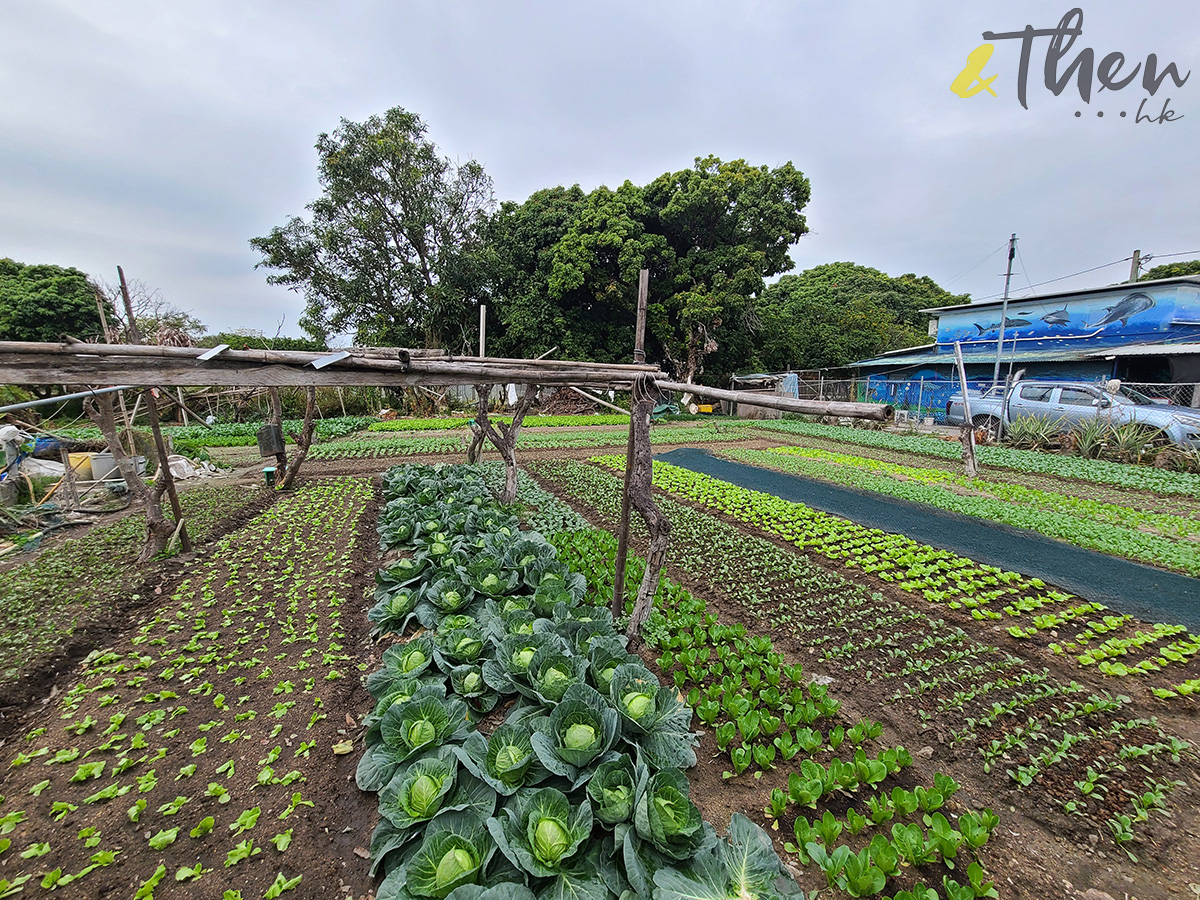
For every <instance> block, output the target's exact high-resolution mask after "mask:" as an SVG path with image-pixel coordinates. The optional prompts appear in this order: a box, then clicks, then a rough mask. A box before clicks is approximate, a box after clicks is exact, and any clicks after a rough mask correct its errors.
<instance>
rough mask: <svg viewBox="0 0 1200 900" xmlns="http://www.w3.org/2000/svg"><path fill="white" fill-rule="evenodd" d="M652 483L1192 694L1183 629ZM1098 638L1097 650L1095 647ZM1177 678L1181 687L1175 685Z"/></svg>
mask: <svg viewBox="0 0 1200 900" xmlns="http://www.w3.org/2000/svg"><path fill="white" fill-rule="evenodd" d="M598 461H599V462H601V463H603V464H604V465H607V466H609V467H614V468H618V467H621V466H623V461H622V460H621V459H620V458H619V457H600V458H599V459H598ZM654 480H655V484H656V485H658V486H660V487H662V488H663V490H666V491H668V492H670V493H673V494H677V495H679V496H681V497H684V498H687V499H689V500H693V501H696V502H700V503H703V504H705V505H707V506H710V507H712V508H714V509H717V510H720V511H721V512H723V513H726V514H727V515H730V516H732V517H734V518H736V519H738V520H740V521H743V522H745V523H747V524H749V525H753V526H755V527H757V528H761V529H763V530H765V531H768V532H770V533H772V534H775V535H777V536H779V537H781V538H783V539H784V540H786V541H788V542H790V543H792V544H794V545H795V546H797V547H799V548H801V549H803V550H806V551H808V552H811V553H815V554H818V555H820V556H822V557H824V558H826V559H829V560H831V561H835V562H838V563H840V564H841V565H842V566H844V567H846V568H853V569H858V570H860V571H862V572H864V573H866V574H869V575H874V576H875V577H877V578H880V579H881V580H883V581H887V582H889V583H892V584H895V585H896V587H898V588H900V589H901V590H905V591H908V592H911V593H914V594H916V595H918V596H921V597H924V598H925V599H926V600H929V601H930V602H933V603H944V604H945V605H946V606H947V607H948V608H950V609H964V610H967V611H969V612H970V615H971V616H972V618H975V619H977V620H1004V621H1011V620H1013V619H1017V620H1018V621H1020V622H1025V623H1026V625H1025V627H1022V626H1021V625H1019V624H1015V625H1013V626H1011V627H1010V628H1009V629H1008V631H1009V633H1010V634H1011V635H1012V636H1013V637H1017V638H1028V637H1032V636H1034V635H1037V634H1039V633H1041V632H1044V631H1049V630H1056V631H1059V632H1062V631H1066V630H1073V635H1074V636H1073V637H1070V638H1067V639H1064V640H1062V641H1058V642H1055V643H1053V644H1051V645H1050V650H1051V652H1054V653H1059V654H1066V653H1072V654H1075V659H1076V662H1077V663H1078V664H1079V665H1080V666H1081V667H1092V666H1094V667H1095V671H1098V672H1100V673H1101V674H1103V675H1106V676H1111V677H1113V678H1119V677H1124V676H1142V677H1149V678H1152V679H1153V680H1154V681H1155V682H1157V683H1156V684H1154V685H1151V687H1152V688H1153V687H1157V688H1158V691H1157V692H1156V696H1159V697H1162V698H1164V699H1166V698H1169V697H1173V696H1176V695H1180V694H1190V693H1191V692H1192V691H1193V690H1194V689H1195V688H1194V685H1193V684H1192V682H1193V681H1194V680H1195V675H1196V672H1197V671H1198V670H1200V659H1198V658H1197V654H1200V637H1197V636H1196V635H1192V634H1189V633H1187V630H1186V629H1185V628H1183V627H1181V626H1178V625H1157V626H1151V627H1149V628H1148V630H1141V629H1138V628H1134V630H1133V633H1132V634H1129V633H1128V632H1129V630H1130V626H1131V624H1132V623H1133V620H1132V618H1131V617H1129V616H1117V615H1113V614H1111V613H1110V612H1109V611H1108V610H1107V609H1106V607H1104V606H1103V605H1102V604H1100V603H1094V602H1088V601H1081V600H1080V598H1078V597H1075V596H1073V595H1071V594H1067V593H1064V592H1062V591H1056V590H1054V589H1053V588H1051V587H1049V586H1048V585H1046V584H1045V583H1044V582H1043V581H1042V580H1041V579H1038V578H1028V577H1026V576H1023V575H1021V574H1019V573H1017V572H1008V571H1004V570H1001V569H998V568H996V567H994V566H988V565H983V564H980V563H977V562H975V561H974V560H971V559H967V558H965V557H962V556H959V555H957V554H955V553H952V552H950V551H948V550H940V549H937V548H935V547H929V546H927V545H924V544H921V543H919V542H918V541H914V540H913V539H912V538H909V537H906V536H905V535H902V534H889V533H887V532H884V531H880V530H878V529H873V528H868V527H866V526H863V525H859V524H857V523H855V522H852V521H849V520H847V519H842V518H839V517H837V516H833V515H830V514H828V513H824V512H821V511H819V510H814V509H811V508H809V507H806V506H803V505H802V504H798V503H792V502H789V501H787V500H782V499H780V498H778V497H774V496H772V495H770V494H763V493H760V492H758V491H752V490H749V489H746V488H741V487H737V486H735V485H731V484H728V483H726V482H723V481H719V480H717V479H714V478H710V477H709V476H707V475H702V474H700V473H697V472H692V471H690V470H688V469H682V468H679V467H677V466H671V465H668V464H666V463H659V462H656V463H655V464H654ZM1110 635H1111V636H1110ZM1097 640H1099V641H1100V643H1099V644H1098V645H1096V646H1093V645H1092V642H1094V641H1097ZM1089 648H1090V649H1089ZM1118 657H1120V659H1118ZM1176 673H1178V674H1176ZM1183 676H1186V677H1183ZM1176 678H1178V679H1179V680H1178V681H1174V679H1176ZM1173 681H1174V683H1172V682H1173ZM1181 686H1182V690H1181V689H1180V687H1181Z"/></svg>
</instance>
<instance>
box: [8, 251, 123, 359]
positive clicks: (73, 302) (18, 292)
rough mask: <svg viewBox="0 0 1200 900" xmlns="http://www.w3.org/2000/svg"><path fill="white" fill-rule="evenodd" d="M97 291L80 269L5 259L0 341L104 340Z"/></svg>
mask: <svg viewBox="0 0 1200 900" xmlns="http://www.w3.org/2000/svg"><path fill="white" fill-rule="evenodd" d="M101 332H102V328H101V325H100V312H99V310H98V309H97V307H96V289H95V287H94V286H93V285H92V283H91V282H90V281H89V280H88V276H87V275H86V274H84V273H83V272H80V271H79V270H78V269H64V268H62V267H61V266H51V265H24V264H22V263H19V262H15V261H14V260H11V259H0V340H4V341H57V340H59V338H60V337H61V336H62V335H64V334H68V335H70V336H71V337H76V338H79V339H80V340H87V339H89V338H97V337H100V336H101Z"/></svg>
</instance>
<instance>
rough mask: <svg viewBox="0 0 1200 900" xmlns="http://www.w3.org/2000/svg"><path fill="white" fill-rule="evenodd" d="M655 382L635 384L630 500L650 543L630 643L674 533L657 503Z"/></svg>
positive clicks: (638, 631) (646, 612) (638, 639)
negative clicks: (652, 436)
mask: <svg viewBox="0 0 1200 900" xmlns="http://www.w3.org/2000/svg"><path fill="white" fill-rule="evenodd" d="M653 389H654V383H653V380H652V379H648V378H639V379H638V381H637V382H635V383H634V387H633V400H634V403H633V410H632V413H631V416H632V420H631V427H632V429H633V477H632V478H631V479H630V486H629V502H630V504H631V505H632V506H633V508H634V509H636V510H637V511H638V514H639V515H640V516H641V517H642V519H644V520H645V522H646V529H647V531H649V532H650V547H649V549H648V550H647V551H646V572H645V574H644V575H643V576H642V583H641V586H640V587H639V588H638V594H637V600H635V601H634V604H633V612H632V613H631V614H630V616H629V628H628V629H627V630H626V632H625V634H626V636H627V637H628V638H629V640H630V643H631V645H634V646H636V645H637V644H639V643H640V642H641V639H642V626H644V625H645V624H646V620H647V619H648V618H650V610H651V608H652V606H653V603H654V594H655V592H656V591H657V590H658V578H659V574H660V573H661V572H662V568H663V564H664V563H665V562H666V558H667V541H668V538H669V537H670V534H671V523H670V522H669V521H668V520H667V517H666V516H664V515H663V514H662V511H661V510H660V509H659V508H658V506H657V505H656V504H655V503H654V488H653V476H654V469H653V464H654V459H653V455H652V451H651V448H650V416H651V414H652V413H653V412H654V394H653V393H652V391H653Z"/></svg>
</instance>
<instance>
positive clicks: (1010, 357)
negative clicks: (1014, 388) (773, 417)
mask: <svg viewBox="0 0 1200 900" xmlns="http://www.w3.org/2000/svg"><path fill="white" fill-rule="evenodd" d="M1109 355H1111V351H1109V352H1105V353H1095V352H1091V351H1087V350H1017V351H1016V352H1015V353H1014V352H1013V351H1012V350H1006V351H1004V352H1002V353H1001V354H1000V362H1001V363H1008V362H1013V363H1033V362H1079V361H1080V360H1091V359H1096V358H1097V357H1099V358H1101V359H1102V358H1103V357H1105V356H1109ZM995 361H996V352H995V351H994V350H993V351H992V352H991V353H964V354H963V362H964V363H965V364H966V365H968V366H970V365H985V364H986V365H992V364H993V363H995ZM850 365H851V366H876V367H881V366H896V367H907V366H937V365H942V366H952V365H954V352H953V351H952V350H951V351H950V352H945V351H943V352H941V353H936V352H933V353H913V354H910V355H900V354H894V355H891V356H877V357H875V358H874V359H864V360H861V361H860V362H856V363H851V364H850Z"/></svg>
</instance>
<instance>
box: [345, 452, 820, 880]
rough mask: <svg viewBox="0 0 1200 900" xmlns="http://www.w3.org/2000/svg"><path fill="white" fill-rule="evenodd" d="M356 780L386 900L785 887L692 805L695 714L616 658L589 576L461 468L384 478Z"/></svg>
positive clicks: (758, 836) (748, 825)
mask: <svg viewBox="0 0 1200 900" xmlns="http://www.w3.org/2000/svg"><path fill="white" fill-rule="evenodd" d="M384 486H385V497H386V500H387V504H386V506H385V507H384V509H383V510H382V512H381V515H380V519H379V523H378V530H379V534H380V539H381V543H382V545H383V547H384V549H385V550H386V551H387V554H386V556H385V560H387V561H388V562H387V564H386V565H385V567H384V568H383V569H382V570H381V571H380V572H379V573H378V575H377V588H376V594H375V596H376V604H375V606H374V607H372V609H371V611H370V613H369V617H370V619H371V621H372V622H374V623H375V631H376V633H377V634H378V635H380V636H386V635H394V636H397V637H398V640H396V641H395V642H394V643H392V644H391V645H390V646H389V647H388V648H387V649H386V650H385V651H384V653H383V658H382V662H383V666H382V668H381V669H379V670H378V671H376V672H374V673H372V674H371V675H370V676H369V677H368V679H367V688H368V690H369V691H370V692H371V694H372V696H373V697H375V698H376V699H377V704H376V706H375V708H374V710H373V712H372V713H371V715H370V716H369V717H368V718H367V720H366V722H365V724H366V735H365V745H366V747H365V751H364V753H363V756H362V758H361V760H360V762H359V766H358V773H357V781H358V784H359V786H360V787H361V788H362V789H363V790H365V791H377V792H378V795H379V810H380V814H381V817H382V818H381V821H380V823H379V826H378V827H377V829H376V831H375V833H374V835H373V837H372V841H371V851H370V852H371V866H372V871H373V872H374V873H383V875H384V878H383V881H382V883H381V885H380V887H379V890H378V892H377V896H378V897H379V898H380V900H390V898H404V900H407V898H418V897H419V898H438V900H440V898H443V897H451V898H452V900H476V898H480V897H488V898H490V897H503V898H509V900H513V898H517V900H519V898H530V897H537V898H539V900H565V898H568V897H572V898H586V900H609V898H616V897H621V896H640V897H645V898H651V897H653V898H654V900H682V898H684V897H692V898H707V897H711V898H713V900H717V898H724V897H731V896H732V897H745V898H782V897H787V896H791V895H795V894H798V888H797V887H796V885H795V883H794V881H792V880H791V879H789V878H788V877H787V875H786V873H785V871H784V869H783V868H782V865H781V863H780V861H779V859H778V857H777V856H776V855H775V853H774V850H773V847H772V844H771V841H770V839H769V837H768V836H767V835H766V834H765V832H763V831H762V829H760V828H758V826H756V825H754V824H753V823H752V822H750V821H749V820H748V819H746V818H745V817H744V816H741V815H735V816H734V817H733V819H732V821H731V823H730V827H729V835H728V838H726V839H719V838H718V837H717V835H716V833H715V831H714V830H713V828H712V827H711V826H710V825H708V824H707V823H705V822H703V821H702V819H701V816H700V812H699V810H698V809H697V808H696V806H695V805H694V804H693V803H692V801H691V800H690V798H689V796H688V794H689V787H688V781H687V777H686V776H685V775H684V773H683V771H682V768H683V767H685V766H690V765H692V764H694V763H695V753H694V750H693V747H694V744H695V740H696V739H695V736H694V735H693V734H692V733H691V731H690V723H691V718H692V711H691V710H690V709H689V708H688V707H687V706H686V705H684V704H683V703H682V702H680V700H679V699H678V698H677V697H676V695H675V693H674V691H673V690H671V689H670V688H669V687H664V686H662V685H660V683H659V681H658V679H657V678H656V677H655V676H654V675H653V673H651V672H650V671H649V670H647V669H646V668H645V666H643V665H642V664H641V662H640V660H639V659H638V658H637V657H636V656H634V655H632V654H629V653H627V652H626V649H625V644H624V641H623V639H622V638H621V637H620V636H619V635H618V633H617V632H616V630H615V629H614V627H613V622H612V619H611V617H610V616H608V615H605V614H604V612H603V611H601V610H598V609H595V608H593V607H591V606H587V605H583V604H581V600H582V597H583V594H584V591H585V587H586V585H585V581H584V579H583V577H582V576H581V575H579V574H578V573H574V572H572V571H571V570H570V569H569V568H568V567H567V566H566V565H564V564H563V563H562V562H561V561H560V560H559V559H558V556H557V553H556V551H555V550H554V548H553V546H551V545H550V544H549V543H548V542H547V541H546V540H545V538H543V537H542V536H541V535H540V534H538V533H536V532H532V531H521V530H520V526H519V523H518V520H517V519H516V518H515V517H514V516H512V515H510V514H509V513H508V512H506V511H504V510H502V509H500V508H498V507H497V506H496V505H495V504H494V503H493V502H492V500H491V498H490V495H489V493H488V491H487V488H486V486H485V484H484V482H483V480H482V478H481V477H480V475H479V474H478V472H477V471H476V470H474V469H473V468H471V467H426V466H414V465H403V466H398V467H396V468H393V469H391V470H390V471H389V472H387V473H386V474H385V476H384Z"/></svg>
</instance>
